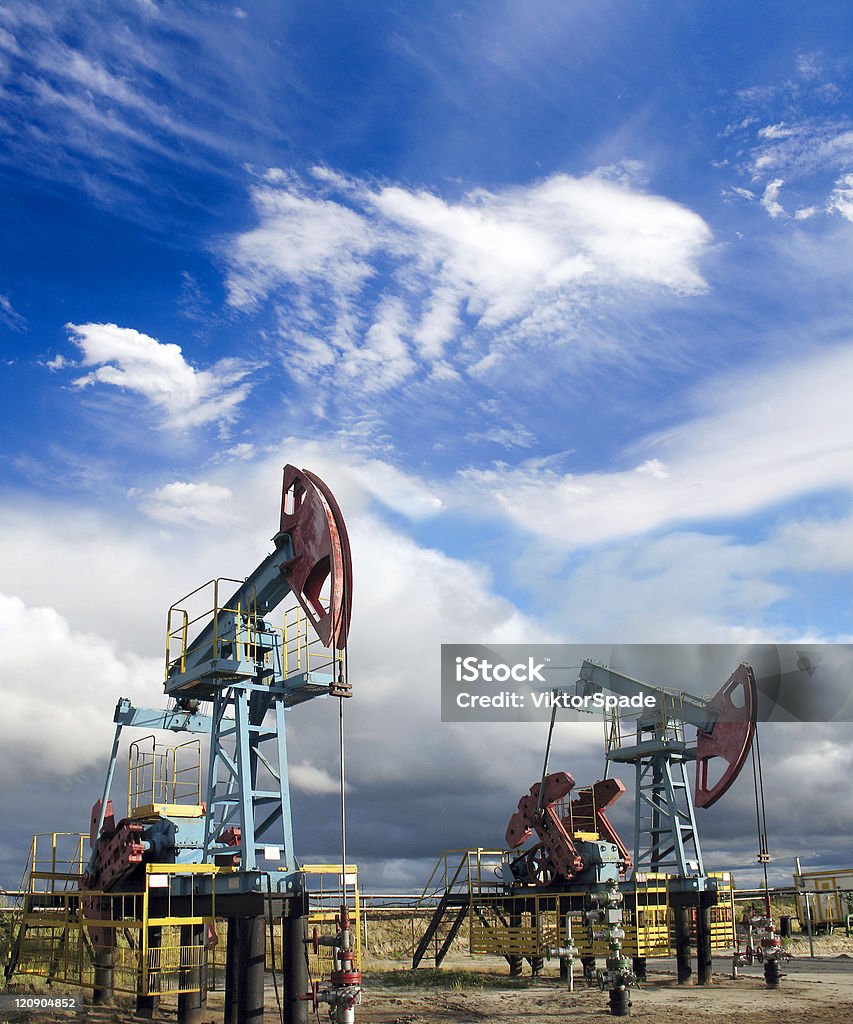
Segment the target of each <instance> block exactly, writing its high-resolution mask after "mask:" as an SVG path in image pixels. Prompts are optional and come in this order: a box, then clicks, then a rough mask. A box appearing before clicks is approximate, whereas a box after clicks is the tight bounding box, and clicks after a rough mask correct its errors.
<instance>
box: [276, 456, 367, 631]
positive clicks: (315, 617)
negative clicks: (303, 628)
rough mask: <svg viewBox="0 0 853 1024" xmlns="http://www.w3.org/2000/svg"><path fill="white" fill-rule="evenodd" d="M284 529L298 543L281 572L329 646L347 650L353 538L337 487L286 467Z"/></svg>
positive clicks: (281, 528) (282, 525)
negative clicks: (350, 544) (338, 499)
mask: <svg viewBox="0 0 853 1024" xmlns="http://www.w3.org/2000/svg"><path fill="white" fill-rule="evenodd" d="M280 530H281V532H282V533H287V534H288V535H289V536H290V540H291V543H292V544H293V557H292V558H291V559H290V560H289V561H288V562H286V563H284V564H283V565H282V566H281V571H282V573H283V574H284V575H285V576H286V577H287V581H288V583H289V584H290V586H291V588H292V590H293V594H294V596H295V597H296V600H297V601H298V602H299V604H300V605H301V606H302V609H303V611H304V612H305V614H306V615H307V616H308V618H309V620H310V621H311V624H312V625H313V626H314V629H315V630H316V631H317V635H318V636H319V637H320V640H321V642H322V643H323V645H324V646H325V647H334V648H336V649H337V650H343V648H344V647H346V642H347V633H348V632H349V620H350V607H351V605H352V556H351V554H350V546H349V539H348V537H347V531H346V526H345V525H344V519H343V516H342V515H341V510H340V509H339V508H338V503H337V502H336V501H335V498H334V496H333V494H332V492H331V491H330V490H329V488H328V487H327V486H326V485H325V484H324V483H323V481H322V480H321V479H320V478H319V477H318V476H315V475H314V474H313V473H309V472H308V470H307V469H301V470H300V469H297V468H296V466H291V465H287V466H285V467H284V485H283V488H282V497H281V526H280ZM327 584H328V586H327ZM324 592H325V593H324Z"/></svg>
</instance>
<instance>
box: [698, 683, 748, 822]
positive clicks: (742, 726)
mask: <svg viewBox="0 0 853 1024" xmlns="http://www.w3.org/2000/svg"><path fill="white" fill-rule="evenodd" d="M736 701H737V702H736ZM708 710H709V712H711V713H716V714H717V715H718V718H717V720H716V721H715V722H714V724H713V726H712V727H711V729H710V730H708V731H707V732H706V731H705V730H703V729H700V730H699V732H698V735H697V742H696V806H697V807H710V806H711V805H712V804H715V803H716V802H717V801H718V800H719V799H720V797H721V796H722V795H723V794H724V793H725V792H726V791H727V790H728V789H729V787H730V786H731V785H732V783H733V782H734V781H735V779H736V778H737V777H738V775H739V774H740V770H741V768H743V766H744V764H745V763H746V759H747V757H749V752H750V750H751V749H752V740H753V737H754V736H755V722H756V716H757V713H758V691H757V689H756V686H755V674H754V673H753V671H752V669H751V668H750V666H749V665H747V664H741V665H739V666H738V667H737V668H736V669H735V671H734V672H733V673H732V674H731V675H730V676H729V678H728V679H727V680H726V682H725V683H724V684H723V686H722V687H721V688H720V691H719V692H718V693H717V694H715V696H714V697H712V698H711V700H710V701H709V702H708ZM717 757H719V758H721V759H722V760H723V761H724V762H725V764H726V765H727V767H726V768H725V769H724V770H723V773H722V775H721V776H720V778H719V779H718V780H717V782H716V783H714V785H709V783H708V769H709V767H710V764H711V761H713V760H714V758H717Z"/></svg>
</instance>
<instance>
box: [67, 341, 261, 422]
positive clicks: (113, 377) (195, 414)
mask: <svg viewBox="0 0 853 1024" xmlns="http://www.w3.org/2000/svg"><path fill="white" fill-rule="evenodd" d="M66 327H67V329H68V331H69V336H70V338H71V341H72V342H74V344H75V345H77V347H78V348H79V349H80V350H81V352H82V355H83V358H82V360H81V365H82V366H93V367H96V369H94V370H92V371H90V372H89V373H86V374H84V375H83V376H81V377H77V378H76V379H75V380H74V386H75V387H77V388H87V387H94V386H97V385H103V384H106V385H109V386H111V387H116V388H120V389H122V390H124V391H130V392H134V393H136V394H138V395H142V396H143V397H144V398H146V399H148V401H149V402H150V403H151V404H152V405H153V406H154V407H155V409H157V410H159V411H161V412H162V413H163V415H164V419H163V424H162V425H163V426H166V427H172V428H175V429H182V428H189V427H197V426H202V425H203V424H206V423H210V422H218V423H227V422H229V421H231V420H233V419H234V418H235V416H236V414H237V409H238V406H239V405H240V403H241V402H243V401H244V399H245V398H246V397H247V396H248V394H249V391H250V390H251V384H250V383H249V382H247V381H246V380H245V378H246V377H247V375H248V374H249V373H250V372H251V369H252V367H251V366H249V365H248V364H246V363H245V362H243V361H241V360H239V359H220V360H219V361H218V362H217V363H215V364H214V365H213V366H211V367H210V369H207V370H197V369H195V367H193V366H191V365H190V364H189V363H188V362H187V361H186V359H185V358H184V355H183V352H182V350H181V348H180V346H179V345H174V344H171V343H163V342H160V341H158V340H157V339H156V338H152V337H150V336H149V335H147V334H142V333H141V332H140V331H136V330H133V329H132V328H130V327H118V326H117V325H116V324H97V323H89V324H81V325H77V324H66Z"/></svg>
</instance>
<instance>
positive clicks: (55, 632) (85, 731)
mask: <svg viewBox="0 0 853 1024" xmlns="http://www.w3.org/2000/svg"><path fill="white" fill-rule="evenodd" d="M0 637H2V643H3V649H4V651H5V655H4V670H3V675H2V678H0V699H2V702H3V725H2V747H3V756H2V757H0V780H2V782H3V783H4V784H14V785H16V786H20V785H22V784H23V783H25V782H26V781H27V780H29V779H32V778H33V777H36V778H43V777H45V776H51V775H67V774H71V773H73V772H75V771H78V770H80V769H83V768H86V767H88V766H91V765H94V764H98V763H105V762H106V759H107V757H108V755H109V745H110V741H111V737H112V733H113V724H112V708H113V706H114V704H115V702H116V700H117V699H118V698H119V697H130V698H131V699H134V700H136V701H137V702H138V703H142V704H143V705H144V704H147V703H148V702H149V701H150V700H151V699H154V700H157V699H158V689H159V685H158V684H159V681H160V679H161V678H162V661H161V659H160V658H159V657H140V656H138V655H136V654H132V653H127V652H119V650H118V649H117V647H116V645H115V644H114V643H113V642H112V641H111V640H108V639H105V638H104V637H103V636H100V635H98V634H97V633H94V632H84V631H78V630H75V629H73V628H72V627H71V625H70V624H69V622H68V620H67V619H66V618H65V617H64V616H63V615H61V614H60V613H59V612H58V611H57V610H56V609H55V608H51V607H48V606H41V607H38V606H36V607H33V606H29V605H27V604H25V602H24V601H23V600H21V599H20V598H18V597H14V596H10V595H8V594H0ZM45 825H46V828H45V831H49V823H48V822H46V823H45ZM84 825H85V822H81V826H80V827H81V829H82V828H83V827H84Z"/></svg>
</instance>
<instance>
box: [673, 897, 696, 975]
mask: <svg viewBox="0 0 853 1024" xmlns="http://www.w3.org/2000/svg"><path fill="white" fill-rule="evenodd" d="M672 909H673V913H674V915H675V961H676V968H677V974H678V984H679V985H684V984H685V983H686V982H688V981H690V978H691V977H692V975H693V968H692V967H691V966H690V926H689V918H688V915H689V913H690V911H689V908H688V907H686V906H684V905H683V904H681V903H676V904H674V905H673V908H672Z"/></svg>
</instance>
